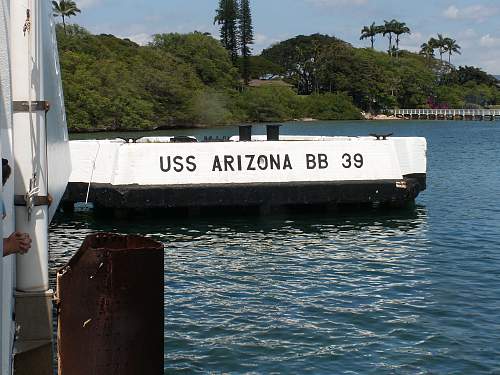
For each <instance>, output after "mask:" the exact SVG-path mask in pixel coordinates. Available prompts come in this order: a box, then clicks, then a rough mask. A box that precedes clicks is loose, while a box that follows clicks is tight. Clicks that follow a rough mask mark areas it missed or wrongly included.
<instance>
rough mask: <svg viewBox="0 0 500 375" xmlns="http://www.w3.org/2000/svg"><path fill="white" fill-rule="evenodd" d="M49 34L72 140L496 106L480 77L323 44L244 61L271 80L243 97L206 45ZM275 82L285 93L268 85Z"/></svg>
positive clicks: (227, 66) (318, 38)
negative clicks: (82, 135) (76, 135)
mask: <svg viewBox="0 0 500 375" xmlns="http://www.w3.org/2000/svg"><path fill="white" fill-rule="evenodd" d="M57 32H58V43H59V55H60V63H61V70H62V78H63V86H64V92H65V101H66V109H67V114H68V116H67V118H68V124H69V127H70V130H72V131H78V130H80V131H96V130H140V129H154V128H158V127H162V128H165V127H183V126H193V125H223V124H230V123H238V122H245V121H249V122H256V121H285V120H291V119H295V118H303V117H312V118H317V119H321V120H340V119H359V118H360V117H361V110H364V111H369V112H372V113H376V112H381V111H385V110H387V109H392V108H395V107H406V108H423V107H428V106H438V107H455V108H458V107H466V108H468V107H486V106H495V105H498V104H499V103H500V90H499V87H498V81H497V80H496V79H495V78H494V77H492V76H490V75H488V74H486V73H485V72H483V71H481V70H480V69H477V68H473V67H467V66H466V67H459V68H458V69H454V68H453V67H451V66H450V65H448V64H447V63H441V62H440V61H439V60H436V59H434V58H433V57H432V56H430V55H429V54H427V55H426V56H424V55H419V54H414V53H410V52H408V51H400V53H399V58H398V59H394V58H391V57H390V56H389V55H387V54H386V53H382V52H377V51H375V50H372V49H368V48H353V47H352V46H351V45H350V44H348V43H345V42H343V41H341V40H339V39H336V38H334V37H330V36H328V35H321V34H314V35H310V36H297V37H295V38H292V39H289V40H287V41H284V42H281V43H279V44H276V45H274V46H272V47H271V48H269V49H267V50H265V51H264V52H263V54H262V55H261V56H249V60H250V67H251V69H250V70H249V77H250V78H261V77H266V76H267V77H268V78H269V77H275V78H278V79H277V80H275V81H269V82H265V81H264V82H260V86H259V87H242V83H241V78H240V77H241V75H240V74H239V72H238V69H237V68H235V67H234V66H233V64H232V62H231V58H230V54H229V53H228V51H227V50H226V49H224V47H223V46H222V45H221V44H220V43H219V42H218V41H217V40H215V39H213V38H212V37H211V36H210V35H206V34H202V33H199V32H194V33H190V34H182V35H181V34H159V35H155V36H154V40H153V42H152V43H151V44H150V45H148V46H139V45H137V44H136V43H134V42H132V41H130V40H128V39H119V38H116V37H114V36H113V35H106V34H102V35H92V34H90V33H89V32H88V31H86V30H85V29H83V28H81V27H79V26H77V25H67V27H66V31H64V29H63V27H61V26H60V27H58V29H57ZM443 39H444V38H443ZM429 52H430V51H429ZM240 61H242V60H240ZM239 65H240V66H241V68H240V69H241V71H243V67H242V63H241V64H239ZM282 80H284V81H285V82H287V83H289V84H291V86H292V88H290V87H284V86H283V85H282V84H281V85H273V84H272V83H273V82H282ZM298 94H305V95H298Z"/></svg>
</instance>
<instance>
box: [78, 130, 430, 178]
mask: <svg viewBox="0 0 500 375" xmlns="http://www.w3.org/2000/svg"><path fill="white" fill-rule="evenodd" d="M287 138H288V139H294V140H283V141H279V142H268V141H262V142H260V141H255V142H205V143H125V142H123V141H72V142H70V149H71V154H72V162H73V171H72V174H71V176H70V181H71V182H87V183H88V182H89V181H90V176H91V175H92V169H93V167H94V161H95V170H94V172H93V178H92V182H94V183H106V184H112V185H131V184H139V185H183V184H248V183H264V182H275V183H280V182H307V181H315V182H320V181H364V180H395V179H401V178H402V176H403V175H404V174H410V173H425V172H426V160H425V150H426V141H425V139H424V138H390V139H388V140H386V141H377V140H375V139H374V138H372V137H353V138H351V137H319V140H317V139H318V138H317V137H313V138H310V139H313V140H303V139H304V137H296V138H293V137H287ZM252 155H253V156H252ZM318 155H321V156H318ZM357 155H361V157H362V160H363V163H362V165H361V163H360V162H357V161H359V160H361V157H360V156H357ZM162 158H163V165H162V164H161V160H162ZM175 158H176V159H175ZM251 159H253V160H251ZM271 159H273V160H274V161H275V162H276V161H277V160H278V159H279V166H277V165H276V163H273V166H272V167H271ZM319 159H321V160H322V161H323V162H322V163H319ZM349 159H350V160H351V162H350V163H349V162H348V161H349ZM169 160H170V164H169ZM174 160H176V161H177V163H174ZM313 160H314V162H313ZM231 161H232V162H231ZM239 161H241V163H240V162H239ZM259 161H260V164H259ZM349 164H350V167H349V168H346V166H348V165H349ZM266 165H267V167H266ZM162 167H163V170H162ZM169 167H170V168H169Z"/></svg>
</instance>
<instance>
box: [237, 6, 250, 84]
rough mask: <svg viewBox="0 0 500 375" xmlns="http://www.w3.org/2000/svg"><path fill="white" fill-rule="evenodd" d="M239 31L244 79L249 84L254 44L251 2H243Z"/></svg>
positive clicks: (240, 10) (240, 11)
mask: <svg viewBox="0 0 500 375" xmlns="http://www.w3.org/2000/svg"><path fill="white" fill-rule="evenodd" d="M238 21H239V22H238V29H239V34H240V51H241V56H242V57H243V69H242V73H243V79H244V80H245V83H247V84H248V81H249V80H250V58H249V57H250V55H251V54H252V50H251V48H250V45H251V44H253V26H252V12H251V11H250V0H241V3H240V9H239V19H238Z"/></svg>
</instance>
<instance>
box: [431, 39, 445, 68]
mask: <svg viewBox="0 0 500 375" xmlns="http://www.w3.org/2000/svg"><path fill="white" fill-rule="evenodd" d="M445 41H446V38H444V37H443V34H438V38H437V39H435V38H431V39H430V41H429V42H431V43H432V45H433V46H434V48H438V49H439V56H440V58H441V62H443V53H444V52H445V48H446V45H445Z"/></svg>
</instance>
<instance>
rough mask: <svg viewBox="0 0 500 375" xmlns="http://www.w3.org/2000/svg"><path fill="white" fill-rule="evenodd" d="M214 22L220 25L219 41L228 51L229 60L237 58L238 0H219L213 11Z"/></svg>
mask: <svg viewBox="0 0 500 375" xmlns="http://www.w3.org/2000/svg"><path fill="white" fill-rule="evenodd" d="M215 12H216V15H215V18H214V24H216V23H217V24H218V25H220V41H221V43H222V45H223V46H224V48H225V49H227V50H228V51H229V54H230V56H231V60H232V61H233V63H236V60H237V59H238V45H239V43H238V27H237V23H238V17H239V15H238V2H237V0H219V7H218V8H217V10H216V11H215Z"/></svg>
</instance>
